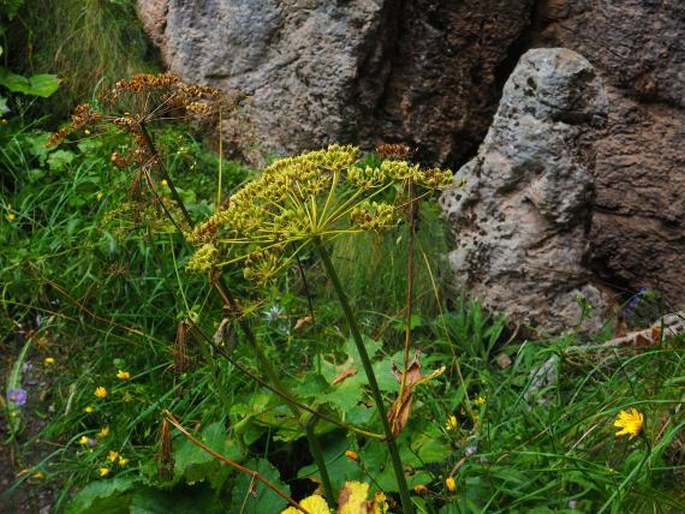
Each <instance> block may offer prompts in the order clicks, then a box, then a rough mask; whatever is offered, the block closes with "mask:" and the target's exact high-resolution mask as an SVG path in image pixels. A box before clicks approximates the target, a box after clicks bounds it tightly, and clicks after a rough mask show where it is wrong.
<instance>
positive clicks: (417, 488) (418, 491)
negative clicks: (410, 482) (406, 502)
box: [414, 484, 428, 494]
mask: <svg viewBox="0 0 685 514" xmlns="http://www.w3.org/2000/svg"><path fill="white" fill-rule="evenodd" d="M414 492H415V493H416V494H426V493H427V492H428V488H427V487H426V486H425V485H423V484H419V485H415V486H414Z"/></svg>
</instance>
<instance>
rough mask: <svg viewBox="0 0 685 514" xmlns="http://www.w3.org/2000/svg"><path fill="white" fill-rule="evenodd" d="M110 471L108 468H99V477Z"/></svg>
mask: <svg viewBox="0 0 685 514" xmlns="http://www.w3.org/2000/svg"><path fill="white" fill-rule="evenodd" d="M109 473H110V471H109V468H100V476H101V477H106V476H107V475H109Z"/></svg>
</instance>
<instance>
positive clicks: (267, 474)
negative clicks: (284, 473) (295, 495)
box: [228, 459, 290, 514]
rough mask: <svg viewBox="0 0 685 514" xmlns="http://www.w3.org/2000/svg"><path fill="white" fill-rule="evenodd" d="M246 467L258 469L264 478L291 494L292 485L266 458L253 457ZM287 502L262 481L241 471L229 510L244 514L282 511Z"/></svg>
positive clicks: (234, 487) (253, 469) (232, 493)
mask: <svg viewBox="0 0 685 514" xmlns="http://www.w3.org/2000/svg"><path fill="white" fill-rule="evenodd" d="M246 467H247V468H248V469H251V470H252V471H256V472H257V473H259V474H260V475H261V476H262V477H263V478H265V479H266V480H268V481H269V482H271V483H272V484H273V485H275V486H276V487H278V488H279V489H280V490H281V491H283V492H284V493H285V494H287V495H290V487H288V486H287V485H286V484H284V483H283V482H282V481H281V478H280V474H279V473H278V470H277V469H276V468H275V467H273V466H272V465H271V464H270V463H269V461H267V460H266V459H252V460H250V461H249V462H248V463H247V464H246ZM286 505H287V502H286V501H285V500H284V499H283V498H281V497H280V496H279V495H277V494H276V493H275V492H273V491H272V490H271V489H269V488H268V487H266V486H265V485H264V484H263V483H262V482H259V481H256V480H253V478H252V477H251V476H250V475H246V474H244V473H241V474H240V476H239V477H238V479H237V480H236V482H235V486H233V490H232V492H231V508H230V509H228V512H241V513H243V514H264V513H267V512H281V510H283V508H284V507H285V506H286Z"/></svg>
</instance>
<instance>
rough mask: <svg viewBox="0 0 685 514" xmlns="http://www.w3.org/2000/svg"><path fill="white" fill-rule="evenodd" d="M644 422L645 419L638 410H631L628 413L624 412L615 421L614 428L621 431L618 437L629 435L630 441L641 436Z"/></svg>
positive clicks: (617, 434) (617, 433)
mask: <svg viewBox="0 0 685 514" xmlns="http://www.w3.org/2000/svg"><path fill="white" fill-rule="evenodd" d="M644 422H645V417H644V416H643V415H642V413H641V412H639V411H638V410H637V409H634V408H631V409H630V410H629V411H628V412H626V411H624V410H622V411H621V412H619V413H618V418H617V419H616V421H614V426H615V427H617V428H620V429H621V430H619V431H618V432H616V437H621V436H624V435H629V436H630V438H629V439H632V438H634V437H636V436H638V435H640V432H642V425H643V424H644Z"/></svg>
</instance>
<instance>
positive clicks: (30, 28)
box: [8, 0, 155, 121]
mask: <svg viewBox="0 0 685 514" xmlns="http://www.w3.org/2000/svg"><path fill="white" fill-rule="evenodd" d="M18 12H19V15H20V16H21V23H17V22H16V20H15V23H13V24H12V26H11V27H10V30H9V31H8V38H9V40H10V42H11V46H12V48H14V49H15V51H14V52H13V55H12V56H11V59H10V62H11V67H12V69H16V70H17V71H19V72H21V73H22V74H25V75H33V74H34V73H35V71H34V70H39V71H49V72H51V73H54V74H56V75H57V76H59V77H60V80H61V87H60V89H59V91H57V93H56V94H54V95H53V96H52V97H51V98H50V100H49V101H48V102H41V103H40V104H36V105H33V106H32V107H31V109H30V113H31V116H33V117H39V116H51V117H52V119H53V120H54V121H57V120H59V119H60V118H63V117H66V116H67V115H68V114H69V111H70V110H71V109H72V108H73V106H74V105H76V104H78V103H79V102H81V101H83V99H84V98H91V97H93V96H94V94H95V93H96V92H97V91H98V90H99V89H101V88H102V89H104V90H107V89H108V88H111V87H112V86H113V85H114V82H115V81H116V80H118V79H119V78H121V77H128V76H131V75H132V74H134V73H137V72H142V71H150V70H152V69H154V68H155V65H154V64H151V63H152V61H153V60H154V56H153V55H152V52H151V43H149V41H148V40H147V38H146V37H145V34H144V32H143V29H142V26H141V23H140V21H139V20H138V18H137V16H136V14H135V2H134V1H132V0H122V1H87V2H84V1H81V0H27V1H25V2H24V5H23V6H22V7H21V9H19V11H18ZM21 49H25V50H24V51H20V50H21ZM33 79H35V77H34V78H32V80H33Z"/></svg>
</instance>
